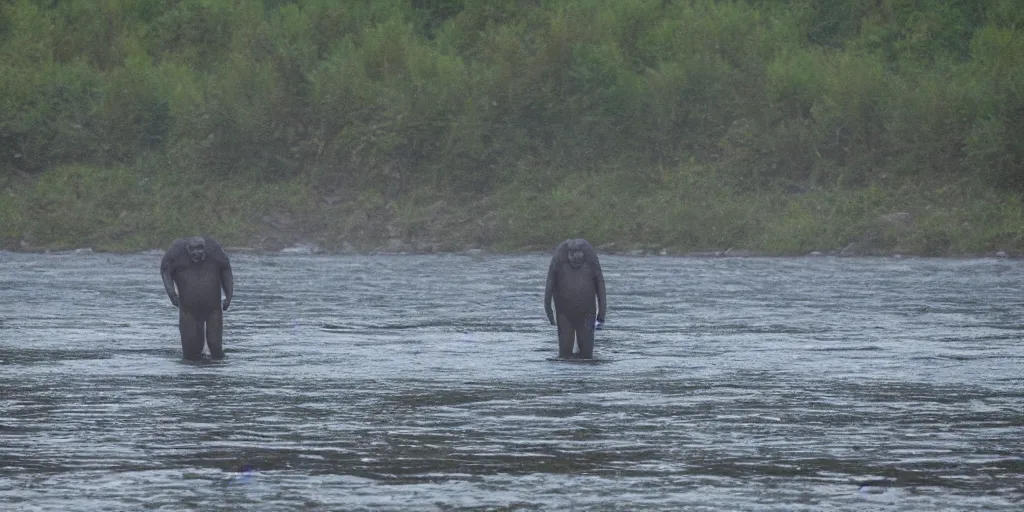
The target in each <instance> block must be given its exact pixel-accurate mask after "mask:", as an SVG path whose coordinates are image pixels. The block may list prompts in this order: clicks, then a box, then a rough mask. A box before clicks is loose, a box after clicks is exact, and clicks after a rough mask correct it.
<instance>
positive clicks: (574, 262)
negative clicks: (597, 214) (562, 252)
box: [567, 239, 587, 268]
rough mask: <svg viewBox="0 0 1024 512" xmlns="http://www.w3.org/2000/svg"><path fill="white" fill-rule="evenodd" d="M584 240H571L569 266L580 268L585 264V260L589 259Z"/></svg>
mask: <svg viewBox="0 0 1024 512" xmlns="http://www.w3.org/2000/svg"><path fill="white" fill-rule="evenodd" d="M583 244H584V242H583V240H580V239H575V240H570V241H569V247H568V249H569V250H568V251H567V252H568V256H569V266H570V267H572V268H580V267H582V266H583V262H585V261H586V260H587V253H586V251H585V248H586V246H584V245H583Z"/></svg>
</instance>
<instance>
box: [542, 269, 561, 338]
mask: <svg viewBox="0 0 1024 512" xmlns="http://www.w3.org/2000/svg"><path fill="white" fill-rule="evenodd" d="M557 282H558V252H556V253H555V255H554V256H553V257H552V258H551V264H550V265H548V280H547V283H545V284H544V313H545V314H547V315H548V322H551V325H555V313H554V311H553V310H552V308H551V301H552V299H554V296H555V283H557Z"/></svg>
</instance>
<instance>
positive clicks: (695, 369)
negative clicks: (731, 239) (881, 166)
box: [0, 252, 1024, 510]
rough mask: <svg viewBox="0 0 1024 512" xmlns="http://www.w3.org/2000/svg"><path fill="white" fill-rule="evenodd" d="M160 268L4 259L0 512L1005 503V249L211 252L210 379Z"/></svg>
mask: <svg viewBox="0 0 1024 512" xmlns="http://www.w3.org/2000/svg"><path fill="white" fill-rule="evenodd" d="M161 256H162V254H161V253H158V252H149V253H144V254H135V255H108V254H92V253H67V254H50V255H23V254H10V253H0V508H2V509H4V510H142V509H146V510H181V509H183V508H185V509H187V508H196V509H200V508H201V509H202V510H237V509H239V508H251V509H259V510H341V509H343V510H453V509H455V510H457V509H474V510H475V509H503V508H507V509H512V510H566V509H574V508H575V509H578V510H582V509H586V510H626V509H629V510H636V509H644V510H678V509H680V508H683V507H690V508H699V507H707V508H709V509H729V510H736V509H785V510H801V509H806V510H821V509H825V508H827V509H837V510H838V509H845V510H865V509H871V510H940V509H943V510H971V509H978V510H981V509H985V510H993V509H1005V510H1012V509H1020V508H1022V507H1024V501H1022V499H1024V462H1022V458H1021V455H1022V448H1024V413H1022V410H1024V391H1022V386H1021V384H1022V381H1021V375H1022V370H1024V351H1022V349H1021V334H1022V332H1021V331H1022V329H1021V320H1020V319H1021V314H1022V309H1024V308H1022V303H1021V300H1020V297H1021V293H1022V292H1024V263H1022V262H1019V261H1010V260H995V259H984V260H955V261H954V260H927V259H903V260H898V259H837V258H797V259H772V258H743V259H732V258H729V259H698V258H630V257H616V256H602V264H603V267H604V274H605V277H606V280H607V285H608V301H609V305H610V308H609V313H608V322H607V324H606V326H605V329H604V330H603V331H600V332H598V336H597V341H596V344H595V355H596V357H597V358H598V361H597V362H596V363H592V364H579V363H569V362H560V361H552V360H550V359H551V358H552V357H554V356H555V355H557V350H558V348H557V341H556V336H555V330H554V327H551V326H549V325H548V324H547V321H546V319H545V318H544V310H543V305H542V298H543V288H544V277H545V273H546V270H547V260H548V256H546V255H528V256H484V257H475V258H474V257H468V256H461V255H446V256H346V257H334V256H301V255H246V254H235V255H232V264H233V267H234V271H235V288H236V296H235V299H234V301H233V303H232V308H231V310H230V311H228V312H227V314H226V320H225V323H226V328H225V329H226V331H225V342H224V344H225V349H226V351H227V354H228V358H227V360H225V361H224V362H219V363H217V362H205V363H201V364H189V363H186V362H183V361H182V360H181V347H180V343H179V340H178V338H177V325H176V322H177V314H176V311H175V310H174V308H173V307H172V306H171V305H170V302H169V301H168V299H167V297H166V295H165V294H164V292H163V288H162V285H161V282H160V276H159V270H158V267H159V262H160V257H161Z"/></svg>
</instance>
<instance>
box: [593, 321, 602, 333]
mask: <svg viewBox="0 0 1024 512" xmlns="http://www.w3.org/2000/svg"><path fill="white" fill-rule="evenodd" d="M602 326H604V324H603V323H601V321H600V320H597V319H594V330H595V331H600V330H601V327H602Z"/></svg>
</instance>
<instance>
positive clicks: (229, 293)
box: [206, 237, 235, 311]
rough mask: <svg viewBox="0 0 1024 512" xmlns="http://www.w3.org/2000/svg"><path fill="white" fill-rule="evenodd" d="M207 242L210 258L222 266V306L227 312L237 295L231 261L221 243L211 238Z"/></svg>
mask: <svg viewBox="0 0 1024 512" xmlns="http://www.w3.org/2000/svg"><path fill="white" fill-rule="evenodd" d="M206 240H207V242H206V243H207V245H208V246H209V251H210V256H211V257H213V258H214V259H215V260H216V261H217V263H218V264H220V287H221V288H222V289H223V290H224V300H223V302H222V303H221V305H222V308H223V309H224V311H227V310H228V308H229V307H231V298H232V297H233V296H234V294H235V277H234V274H232V273H231V260H230V259H228V255H227V253H226V252H224V248H222V247H221V246H220V243H218V242H217V241H216V240H213V239H212V238H209V237H207V239H206Z"/></svg>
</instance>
